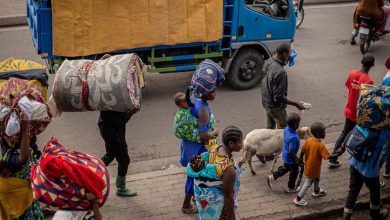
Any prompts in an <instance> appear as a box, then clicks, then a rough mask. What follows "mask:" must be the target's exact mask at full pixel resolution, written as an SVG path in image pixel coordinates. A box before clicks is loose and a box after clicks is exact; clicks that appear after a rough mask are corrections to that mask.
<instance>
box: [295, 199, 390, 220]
mask: <svg viewBox="0 0 390 220" xmlns="http://www.w3.org/2000/svg"><path fill="white" fill-rule="evenodd" d="M381 201H382V202H384V203H388V202H389V201H390V195H385V196H382V198H381ZM343 202H344V200H343ZM368 208H370V199H363V200H358V201H357V202H356V204H355V208H354V210H361V209H368ZM343 212H344V207H341V208H340V207H334V208H330V209H325V210H324V209H323V210H321V213H311V214H308V215H303V216H299V217H296V218H291V219H293V220H309V219H318V218H324V217H329V216H333V215H338V214H340V215H341V214H342V213H343Z"/></svg>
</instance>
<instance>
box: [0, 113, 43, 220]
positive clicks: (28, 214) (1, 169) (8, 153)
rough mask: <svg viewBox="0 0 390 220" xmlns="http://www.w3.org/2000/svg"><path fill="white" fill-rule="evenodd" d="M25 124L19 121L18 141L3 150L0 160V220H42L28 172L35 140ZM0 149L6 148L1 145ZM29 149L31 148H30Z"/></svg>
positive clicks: (35, 156) (35, 155)
mask: <svg viewBox="0 0 390 220" xmlns="http://www.w3.org/2000/svg"><path fill="white" fill-rule="evenodd" d="M29 126H30V123H29V122H28V121H25V120H22V121H21V141H20V142H19V143H17V144H16V145H15V147H14V148H10V147H8V148H3V150H5V152H4V156H3V155H2V156H3V157H2V158H3V159H2V160H0V219H7V220H8V219H31V220H40V219H43V218H44V216H43V212H42V208H41V207H40V206H39V205H38V203H37V201H35V200H34V199H33V195H32V189H31V184H30V168H31V167H32V165H33V164H34V162H35V161H36V159H37V157H39V155H40V153H39V151H38V150H37V148H36V145H35V141H36V138H35V137H33V138H31V137H30V136H29V130H30V129H29ZM1 145H2V147H4V145H6V142H5V141H2V142H1ZM30 146H32V147H30Z"/></svg>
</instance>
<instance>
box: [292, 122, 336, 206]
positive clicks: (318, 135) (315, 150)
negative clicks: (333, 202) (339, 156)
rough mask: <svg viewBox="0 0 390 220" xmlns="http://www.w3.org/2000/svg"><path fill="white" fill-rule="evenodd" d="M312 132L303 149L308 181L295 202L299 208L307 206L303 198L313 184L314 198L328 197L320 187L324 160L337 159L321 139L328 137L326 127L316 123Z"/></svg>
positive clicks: (305, 173) (302, 154) (301, 157)
mask: <svg viewBox="0 0 390 220" xmlns="http://www.w3.org/2000/svg"><path fill="white" fill-rule="evenodd" d="M310 130H311V133H312V135H313V137H312V138H309V139H307V140H306V141H305V143H304V144H303V145H302V148H301V155H300V159H301V160H302V159H303V156H305V169H304V175H305V177H306V178H307V179H306V181H305V183H304V184H303V186H302V189H301V191H299V193H298V195H297V196H296V197H295V198H294V200H293V202H294V203H295V205H298V206H306V205H307V201H306V200H305V199H304V198H303V197H304V196H305V194H306V192H307V191H308V190H309V188H310V187H311V186H312V185H313V184H314V191H313V193H312V194H311V195H312V196H313V197H319V196H324V195H326V191H325V190H324V189H321V188H320V186H319V183H320V173H321V165H322V160H323V159H324V160H328V159H330V158H334V157H336V156H335V155H334V156H331V155H330V154H329V152H328V150H327V149H326V147H325V145H324V144H323V143H322V142H321V139H324V138H325V136H326V132H325V125H324V124H322V123H320V122H315V123H313V124H312V125H311V127H310Z"/></svg>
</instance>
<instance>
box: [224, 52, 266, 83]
mask: <svg viewBox="0 0 390 220" xmlns="http://www.w3.org/2000/svg"><path fill="white" fill-rule="evenodd" d="M263 64H264V58H263V56H262V54H261V53H260V52H259V51H257V50H256V49H253V48H246V49H243V50H242V51H239V52H238V54H237V55H236V57H235V58H234V60H233V62H232V64H231V65H230V68H229V72H228V74H227V80H228V82H229V84H230V86H231V87H233V88H234V89H237V90H247V89H252V88H254V87H255V86H256V85H257V84H258V83H259V81H260V80H261V79H262V77H263V72H262V69H263Z"/></svg>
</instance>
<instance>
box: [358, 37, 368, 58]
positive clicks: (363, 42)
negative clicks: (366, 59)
mask: <svg viewBox="0 0 390 220" xmlns="http://www.w3.org/2000/svg"><path fill="white" fill-rule="evenodd" d="M359 45H360V52H361V53H362V54H365V53H367V51H368V49H369V48H370V45H371V39H370V36H369V35H366V34H360V36H359Z"/></svg>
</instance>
